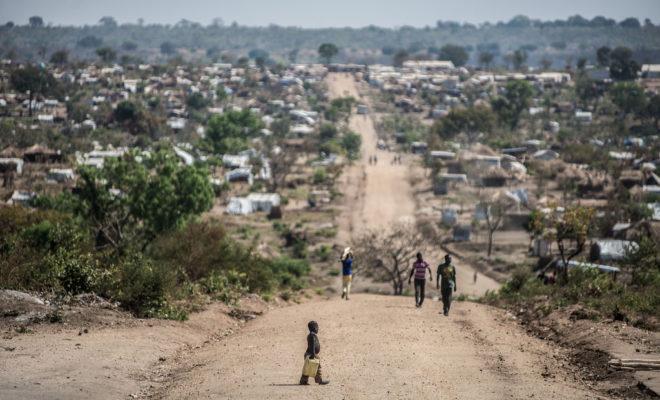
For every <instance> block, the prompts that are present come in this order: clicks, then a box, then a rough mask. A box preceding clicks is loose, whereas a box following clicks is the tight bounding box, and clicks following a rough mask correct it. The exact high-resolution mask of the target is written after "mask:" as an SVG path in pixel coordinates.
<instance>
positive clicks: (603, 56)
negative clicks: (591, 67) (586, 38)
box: [596, 46, 612, 67]
mask: <svg viewBox="0 0 660 400" xmlns="http://www.w3.org/2000/svg"><path fill="white" fill-rule="evenodd" d="M610 53H612V49H610V48H609V47H607V46H603V47H599V48H598V50H596V59H597V60H598V65H599V66H600V67H609V65H610Z"/></svg>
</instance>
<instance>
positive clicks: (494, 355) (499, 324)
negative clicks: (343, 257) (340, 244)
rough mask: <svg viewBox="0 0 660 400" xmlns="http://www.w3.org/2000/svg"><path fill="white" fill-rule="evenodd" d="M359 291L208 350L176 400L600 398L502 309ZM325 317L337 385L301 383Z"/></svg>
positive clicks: (329, 374)
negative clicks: (447, 308)
mask: <svg viewBox="0 0 660 400" xmlns="http://www.w3.org/2000/svg"><path fill="white" fill-rule="evenodd" d="M412 302H413V300H412V299H411V298H405V297H388V296H376V295H356V296H354V297H353V298H352V299H351V300H350V301H342V300H333V301H324V302H318V303H308V304H304V305H299V306H295V307H287V308H283V309H278V310H274V311H271V312H269V313H268V314H267V315H265V316H264V317H262V318H260V319H258V320H257V321H254V322H253V323H250V324H249V325H248V326H246V327H245V328H244V329H243V330H242V331H241V332H240V334H239V335H237V336H234V337H231V338H229V339H227V340H225V341H223V342H222V343H218V344H217V345H216V346H213V347H210V348H208V349H207V350H205V351H203V352H200V353H199V354H197V356H196V357H195V360H196V364H197V365H198V366H197V367H196V368H192V369H191V370H189V371H187V372H185V373H184V374H182V375H181V376H179V377H177V378H176V379H175V381H174V382H173V385H172V386H171V387H168V388H167V390H166V393H165V394H164V396H163V397H164V398H166V399H302V398H306V399H351V400H354V399H416V400H417V399H420V400H421V399H480V400H488V399H493V400H495V399H497V400H501V399H532V398H533V399H596V398H600V397H599V396H597V395H596V394H594V393H591V392H590V391H589V390H588V388H586V387H583V386H582V385H581V384H580V383H579V382H576V381H575V380H574V378H572V377H571V373H570V371H567V370H566V368H565V367H562V366H561V365H560V364H559V363H560V362H561V360H562V358H563V356H562V355H561V353H559V351H558V350H556V349H554V348H553V347H551V346H549V345H548V344H547V343H546V342H543V341H541V340H539V339H534V338H531V337H529V336H528V335H526V334H525V333H524V332H523V331H522V329H520V328H519V327H518V326H517V325H516V324H515V323H513V322H512V321H509V320H507V319H506V317H505V315H504V314H503V312H502V311H501V310H496V309H492V308H489V307H485V306H482V305H478V304H473V303H456V305H455V307H454V309H453V313H452V315H450V316H449V317H443V316H442V315H439V314H438V310H439V309H440V306H439V304H438V303H437V302H434V303H431V302H428V303H425V304H424V307H423V308H421V309H416V308H415V307H414V305H413V304H412ZM310 319H315V320H317V321H318V322H319V324H320V327H321V329H320V332H319V333H320V339H321V356H322V358H321V359H322V366H323V371H324V374H325V376H326V378H327V379H329V380H330V381H331V383H330V385H328V386H317V385H312V386H309V387H301V386H298V385H296V382H297V380H298V378H299V376H300V371H301V368H302V355H303V353H304V349H305V336H306V326H307V321H309V320H310Z"/></svg>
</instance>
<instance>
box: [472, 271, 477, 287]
mask: <svg viewBox="0 0 660 400" xmlns="http://www.w3.org/2000/svg"><path fill="white" fill-rule="evenodd" d="M472 283H473V284H474V285H476V284H477V271H474V275H473V276H472Z"/></svg>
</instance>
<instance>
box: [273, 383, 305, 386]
mask: <svg viewBox="0 0 660 400" xmlns="http://www.w3.org/2000/svg"><path fill="white" fill-rule="evenodd" d="M270 386H304V385H299V384H297V383H271V384H270Z"/></svg>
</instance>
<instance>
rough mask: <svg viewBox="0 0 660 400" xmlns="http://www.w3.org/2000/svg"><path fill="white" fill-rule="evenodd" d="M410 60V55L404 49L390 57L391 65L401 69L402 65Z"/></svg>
mask: <svg viewBox="0 0 660 400" xmlns="http://www.w3.org/2000/svg"><path fill="white" fill-rule="evenodd" d="M408 59H410V54H408V52H407V51H406V50H405V49H400V50H398V51H397V52H396V53H394V55H393V56H392V64H393V65H394V66H395V67H399V68H401V67H402V66H403V63H404V62H406V61H408Z"/></svg>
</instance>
